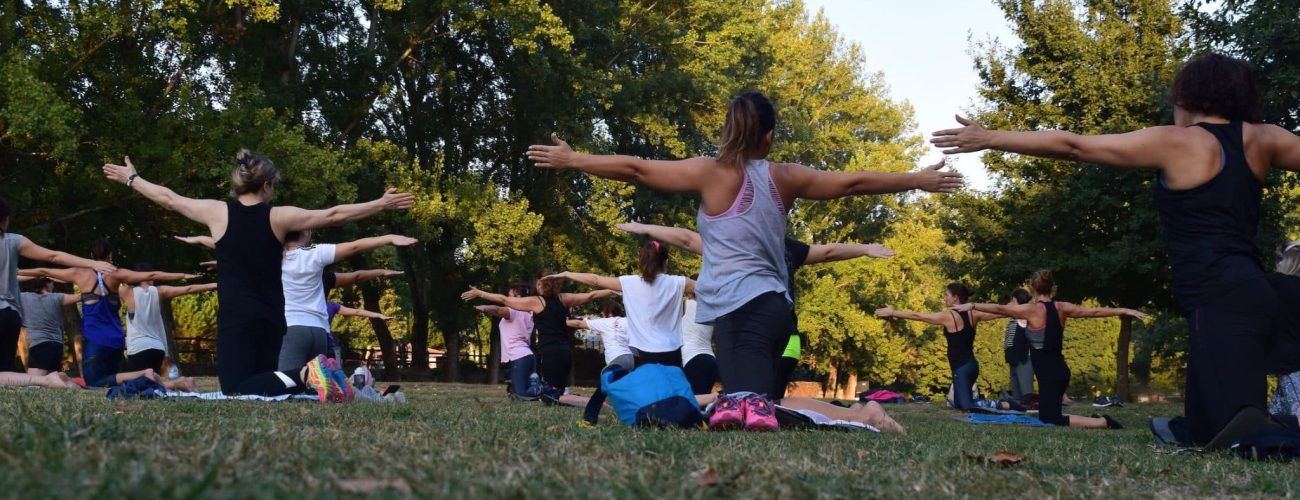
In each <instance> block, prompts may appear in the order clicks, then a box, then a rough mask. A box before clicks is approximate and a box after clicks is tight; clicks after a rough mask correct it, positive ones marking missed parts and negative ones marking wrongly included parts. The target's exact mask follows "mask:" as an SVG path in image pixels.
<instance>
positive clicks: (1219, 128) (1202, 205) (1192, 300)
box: [1155, 122, 1265, 313]
mask: <svg viewBox="0 0 1300 500" xmlns="http://www.w3.org/2000/svg"><path fill="white" fill-rule="evenodd" d="M1197 126H1199V127H1201V128H1203V129H1205V130H1206V131H1208V132H1210V133H1211V134H1214V137H1215V138H1216V139H1218V140H1219V146H1220V147H1221V148H1222V151H1223V152H1222V156H1221V158H1222V159H1221V167H1220V169H1219V173H1218V174H1217V175H1215V176H1214V178H1213V179H1210V181H1209V182H1206V183H1205V184H1203V185H1200V186H1197V187H1195V188H1192V189H1188V190H1182V191H1174V190H1170V189H1168V188H1166V187H1165V185H1164V176H1163V175H1162V174H1161V173H1157V180H1158V181H1159V182H1157V183H1156V188H1155V189H1156V193H1155V201H1156V209H1157V210H1159V212H1160V222H1161V225H1162V226H1163V227H1164V233H1165V245H1166V248H1167V251H1168V253H1169V267H1171V268H1172V269H1173V283H1172V284H1173V291H1174V297H1175V298H1177V299H1178V304H1179V305H1180V306H1181V307H1182V308H1183V310H1184V313H1190V312H1191V311H1192V310H1193V309H1196V308H1198V307H1201V306H1203V305H1205V304H1206V303H1208V302H1210V301H1212V300H1214V299H1217V298H1219V297H1221V296H1223V295H1224V294H1226V293H1228V292H1229V291H1231V290H1232V289H1233V287H1235V286H1237V285H1239V284H1241V283H1243V282H1245V281H1248V280H1250V279H1254V278H1259V277H1262V276H1264V274H1265V273H1264V267H1263V265H1262V264H1261V263H1260V258H1259V256H1260V253H1259V249H1258V247H1257V246H1256V241H1255V237H1256V234H1257V232H1258V229H1259V214H1260V199H1261V197H1262V193H1263V186H1262V185H1261V183H1260V181H1259V179H1258V178H1256V177H1255V173H1254V172H1252V171H1251V170H1250V166H1249V164H1248V163H1247V162H1246V151H1245V146H1244V145H1243V143H1242V135H1241V134H1242V133H1241V128H1242V125H1241V122H1232V123H1227V124H1210V123H1200V124H1197Z"/></svg>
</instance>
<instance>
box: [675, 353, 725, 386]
mask: <svg viewBox="0 0 1300 500" xmlns="http://www.w3.org/2000/svg"><path fill="white" fill-rule="evenodd" d="M682 371H684V372H686V380H688V381H690V383H691V392H692V393H695V394H712V393H713V384H715V383H717V382H718V359H717V358H715V357H713V355H712V354H696V355H695V357H693V358H691V360H690V361H687V362H686V366H683V367H682Z"/></svg>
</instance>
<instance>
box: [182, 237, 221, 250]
mask: <svg viewBox="0 0 1300 500" xmlns="http://www.w3.org/2000/svg"><path fill="white" fill-rule="evenodd" d="M172 237H173V238H176V239H178V240H181V241H183V242H185V243H189V244H191V245H198V246H201V247H208V248H209V249H212V250H216V249H217V240H214V239H212V237H211V236H172Z"/></svg>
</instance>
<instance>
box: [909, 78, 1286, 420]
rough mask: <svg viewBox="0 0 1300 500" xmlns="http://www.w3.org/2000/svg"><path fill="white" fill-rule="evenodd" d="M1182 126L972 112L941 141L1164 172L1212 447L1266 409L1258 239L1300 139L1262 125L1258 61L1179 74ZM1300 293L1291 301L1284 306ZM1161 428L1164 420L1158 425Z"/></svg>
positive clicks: (1165, 210) (1201, 410)
mask: <svg viewBox="0 0 1300 500" xmlns="http://www.w3.org/2000/svg"><path fill="white" fill-rule="evenodd" d="M1170 96H1171V99H1172V101H1173V102H1172V104H1173V105H1174V125H1172V126H1162V127H1151V128H1146V129H1142V130H1139V131H1136V132H1130V133H1126V134H1111V135H1100V136H1081V135H1076V134H1071V133H1068V132H1061V131H1038V132H1003V131H993V130H985V129H984V128H982V127H980V126H979V125H978V124H976V123H974V122H971V121H970V120H966V119H964V118H961V119H959V120H958V121H959V122H960V123H961V124H962V125H963V127H962V128H957V129H951V130H942V131H939V132H936V133H935V138H934V139H933V140H932V141H931V142H932V143H934V144H935V145H936V146H938V147H942V148H948V149H947V150H946V151H944V152H945V153H948V154H952V153H966V152H974V151H980V150H984V149H994V150H999V151H1007V152H1011V153H1019V154H1026V155H1033V156H1042V157H1049V158H1063V159H1070V160H1077V161H1080V162H1086V163H1093V164H1100V165H1109V166H1112V167H1121V168H1144V169H1151V170H1155V171H1156V175H1157V180H1158V182H1157V184H1158V186H1157V187H1156V195H1155V196H1156V207H1157V209H1158V210H1159V212H1160V218H1161V223H1162V225H1163V226H1164V231H1163V232H1164V237H1165V242H1166V246H1167V248H1168V253H1169V266H1170V267H1171V268H1172V270H1173V289H1174V295H1175V297H1176V298H1177V299H1178V302H1179V305H1180V306H1181V307H1182V309H1183V313H1184V314H1185V315H1186V317H1187V319H1188V327H1189V328H1188V329H1189V332H1188V358H1187V389H1186V391H1185V392H1186V398H1185V401H1184V407H1183V409H1184V411H1185V412H1186V416H1187V418H1186V429H1187V430H1188V432H1187V433H1186V434H1187V435H1184V436H1176V439H1177V440H1178V441H1183V442H1184V443H1183V444H1204V443H1207V442H1209V441H1210V440H1211V439H1213V437H1214V436H1215V435H1216V434H1218V432H1219V431H1220V430H1221V429H1223V427H1224V426H1226V425H1227V423H1228V421H1229V420H1230V419H1232V417H1233V416H1234V415H1235V414H1236V413H1237V412H1238V410H1239V409H1241V408H1243V407H1251V408H1253V409H1256V410H1258V411H1260V412H1262V411H1264V408H1265V401H1264V398H1265V394H1266V391H1267V380H1266V378H1265V375H1266V372H1265V366H1266V363H1265V360H1266V358H1267V357H1268V344H1269V342H1270V339H1271V337H1272V336H1273V333H1274V332H1273V329H1272V323H1273V321H1274V318H1275V316H1276V315H1277V305H1278V303H1279V297H1278V296H1277V293H1278V292H1277V291H1276V290H1275V289H1274V287H1273V286H1272V285H1271V284H1270V283H1269V282H1268V281H1267V279H1266V278H1265V273H1264V269H1263V266H1262V265H1261V263H1260V261H1259V255H1260V254H1261V252H1260V251H1259V249H1258V248H1256V245H1255V234H1256V231H1257V229H1258V226H1259V214H1260V199H1261V190H1262V183H1261V180H1262V179H1264V178H1265V177H1266V176H1267V174H1268V172H1269V170H1271V169H1274V168H1280V169H1284V170H1292V171H1300V137H1297V136H1296V135H1295V134H1293V133H1291V132H1290V131H1288V130H1286V129H1284V128H1282V127H1278V126H1275V125H1266V124H1261V123H1259V121H1260V117H1261V115H1262V112H1261V107H1260V97H1259V96H1260V90H1259V88H1257V85H1256V83H1255V77H1254V76H1253V74H1252V70H1251V67H1250V65H1248V64H1247V63H1245V62H1242V61H1239V60H1236V59H1232V58H1229V57H1226V56H1222V55H1218V54H1208V55H1204V56H1201V57H1198V58H1196V59H1194V60H1192V61H1190V62H1188V63H1187V64H1186V65H1184V66H1183V68H1182V69H1181V70H1180V71H1179V72H1178V74H1177V75H1176V76H1175V77H1174V81H1173V86H1172V88H1171V92H1170ZM1293 300H1300V297H1286V298H1283V299H1282V302H1288V301H1293ZM1153 424H1154V422H1153Z"/></svg>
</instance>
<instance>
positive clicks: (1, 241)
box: [0, 233, 23, 318]
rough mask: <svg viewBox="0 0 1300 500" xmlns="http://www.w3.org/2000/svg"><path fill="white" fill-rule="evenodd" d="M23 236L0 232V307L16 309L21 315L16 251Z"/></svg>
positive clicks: (20, 315) (21, 306) (21, 304)
mask: <svg viewBox="0 0 1300 500" xmlns="http://www.w3.org/2000/svg"><path fill="white" fill-rule="evenodd" d="M22 244H23V237H22V236H19V235H16V234H13V233H0V309H13V310H14V311H18V317H19V318H22V317H23V301H22V299H21V298H20V297H21V296H22V295H21V294H22V289H21V288H18V252H19V248H20V247H21V246H22Z"/></svg>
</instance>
